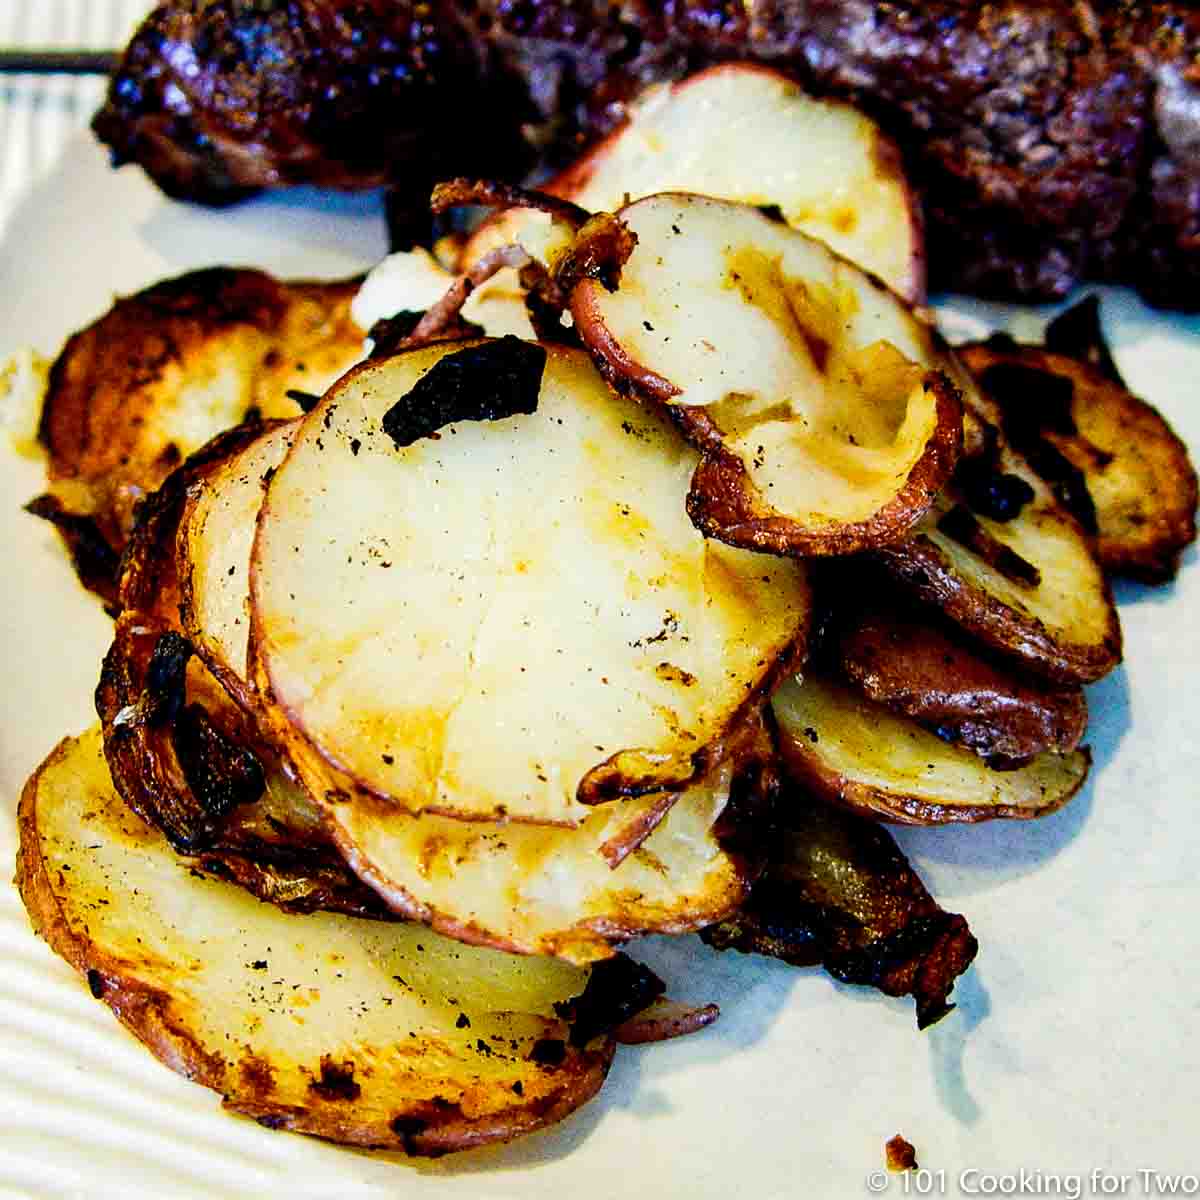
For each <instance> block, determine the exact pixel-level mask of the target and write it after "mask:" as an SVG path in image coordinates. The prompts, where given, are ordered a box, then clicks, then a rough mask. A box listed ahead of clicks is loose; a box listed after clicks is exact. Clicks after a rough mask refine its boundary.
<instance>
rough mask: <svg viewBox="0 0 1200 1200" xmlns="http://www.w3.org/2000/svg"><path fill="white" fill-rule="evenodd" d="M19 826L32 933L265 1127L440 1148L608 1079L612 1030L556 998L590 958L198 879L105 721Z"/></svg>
mask: <svg viewBox="0 0 1200 1200" xmlns="http://www.w3.org/2000/svg"><path fill="white" fill-rule="evenodd" d="M19 825H20V833H21V849H20V857H19V859H18V886H19V887H20V891H21V895H22V898H23V899H24V902H25V905H26V908H27V909H28V910H29V914H30V916H31V918H32V920H33V923H34V925H35V927H36V928H37V930H38V931H39V932H40V933H41V934H42V936H43V937H44V938H45V939H46V940H47V941H48V942H49V943H50V945H51V946H52V947H53V948H54V949H55V950H56V951H57V952H58V953H59V954H60V955H61V956H62V957H63V958H65V959H66V960H67V962H69V963H70V964H71V965H72V966H73V967H74V968H75V969H76V970H77V971H78V972H79V973H80V974H81V975H84V976H86V978H87V980H88V983H89V985H90V987H91V989H92V992H93V994H95V995H96V996H98V997H100V998H101V999H103V1000H104V1002H105V1003H107V1004H108V1005H109V1006H110V1007H111V1008H112V1010H113V1012H114V1013H115V1014H116V1015H117V1017H118V1018H119V1019H120V1020H121V1022H122V1023H123V1024H124V1025H125V1026H126V1028H128V1029H129V1030H130V1032H131V1033H133V1034H134V1036H135V1037H137V1038H138V1039H139V1040H140V1041H141V1042H143V1043H144V1044H145V1045H146V1047H147V1048H148V1049H149V1050H150V1051H151V1052H152V1053H153V1054H154V1055H155V1056H156V1057H158V1058H159V1059H161V1060H162V1061H163V1062H164V1063H165V1064H166V1065H167V1066H170V1067H171V1068H172V1069H173V1070H176V1071H178V1072H180V1073H181V1074H183V1075H186V1076H187V1077H188V1078H190V1079H193V1080H195V1081H196V1082H197V1083H201V1084H203V1085H205V1086H206V1087H210V1088H212V1089H214V1090H215V1091H217V1092H219V1093H220V1094H221V1095H222V1097H223V1103H224V1104H225V1105H226V1107H228V1108H230V1109H233V1110H234V1111H236V1112H240V1113H245V1114H246V1115H248V1116H251V1117H254V1118H256V1119H257V1120H258V1121H259V1122H261V1123H262V1124H264V1125H266V1126H268V1127H269V1128H272V1129H288V1130H293V1131H296V1132H301V1133H309V1134H316V1135H317V1136H319V1137H324V1138H329V1139H331V1140H334V1141H339V1142H346V1143H351V1144H356V1145H362V1146H372V1147H378V1148H385V1147H390V1148H395V1149H399V1150H404V1151H407V1152H408V1153H410V1154H438V1153H443V1152H445V1151H448V1150H461V1149H466V1148H468V1147H471V1146H477V1145H481V1144H484V1143H487V1142H497V1141H506V1140H509V1139H511V1138H514V1137H516V1136H518V1135H520V1134H523V1133H527V1132H529V1131H531V1130H534V1129H538V1128H541V1127H543V1126H546V1125H549V1124H551V1123H553V1122H555V1121H557V1120H560V1119H561V1118H563V1117H564V1116H566V1115H567V1114H568V1113H570V1112H571V1111H573V1110H574V1109H575V1108H577V1107H578V1106H579V1105H580V1104H582V1103H583V1102H584V1101H586V1100H587V1099H589V1098H590V1097H591V1096H592V1095H594V1094H595V1093H596V1091H597V1090H598V1089H599V1088H600V1085H601V1084H602V1082H603V1080H604V1076H605V1073H606V1071H607V1068H608V1064H609V1061H610V1059H611V1055H612V1043H611V1041H610V1040H609V1039H607V1038H606V1037H603V1036H601V1037H597V1038H596V1039H595V1040H594V1041H592V1042H591V1043H590V1044H589V1045H588V1046H585V1047H579V1046H576V1045H573V1044H571V1041H570V1031H569V1029H568V1027H567V1025H566V1023H565V1022H564V1021H563V1020H562V1019H561V1018H559V1017H557V1016H556V1015H555V1007H554V1006H555V1004H562V1003H565V1002H567V1001H569V1000H571V999H572V998H573V997H577V996H579V995H581V993H583V992H584V988H585V980H586V974H585V973H584V972H582V971H580V970H578V969H576V968H573V967H570V966H568V965H567V964H565V963H561V962H556V961H554V960H549V959H536V958H518V957H514V956H509V955H502V954H498V953H496V952H495V951H491V950H482V949H477V948H474V947H469V946H462V945H461V944H459V943H457V942H451V941H446V940H444V939H442V938H440V937H438V936H437V935H436V934H433V933H431V932H430V931H429V930H427V929H423V928H421V927H420V926H413V925H404V924H384V923H381V922H378V921H361V920H357V919H355V918H352V917H341V916H335V915H332V914H314V915H311V916H305V917H296V916H290V915H288V914H285V913H282V912H280V911H279V910H277V909H275V908H273V907H272V906H270V905H266V904H260V903H259V902H258V901H256V900H254V899H253V898H252V897H250V896H249V895H247V894H246V893H245V892H243V891H241V890H240V889H239V888H236V887H232V886H230V885H229V884H224V883H220V882H216V881H213V880H209V879H203V878H198V877H196V876H195V875H192V874H191V873H189V871H188V870H187V869H186V867H184V866H182V865H181V864H180V863H179V862H178V861H176V859H175V856H174V854H173V853H172V852H171V850H170V848H169V847H168V846H167V843H166V842H165V840H164V839H163V838H162V837H161V836H160V835H159V834H158V833H156V832H155V831H154V830H153V829H151V828H150V827H149V826H147V825H145V824H143V823H142V822H141V821H140V820H139V819H138V818H137V817H136V816H135V815H134V814H133V813H131V812H130V811H129V810H128V809H127V808H126V807H125V806H124V804H122V802H121V800H120V799H119V798H118V797H117V795H116V794H115V793H114V791H113V789H112V785H111V783H110V781H109V779H108V773H107V770H106V769H105V764H104V758H103V755H102V754H101V749H100V738H99V735H98V733H97V731H95V730H93V731H92V732H90V733H88V734H85V735H84V736H83V737H82V738H81V739H78V740H75V739H67V740H66V741H64V742H63V743H62V744H61V745H60V746H59V747H58V749H57V750H55V751H54V753H53V754H52V755H51V756H50V757H49V759H48V760H47V761H46V762H45V763H44V764H43V766H42V767H41V768H40V769H39V770H38V772H37V773H36V774H35V776H34V777H33V779H32V780H31V781H30V782H29V784H28V785H27V787H26V789H25V792H24V794H23V796H22V799H21V806H20V812H19ZM293 985H298V986H293ZM551 1051H553V1053H551ZM551 1064H553V1065H551Z"/></svg>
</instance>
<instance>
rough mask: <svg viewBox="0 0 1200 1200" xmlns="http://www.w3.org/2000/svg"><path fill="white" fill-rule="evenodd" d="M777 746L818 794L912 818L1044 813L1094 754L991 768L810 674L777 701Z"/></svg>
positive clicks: (919, 821) (938, 821)
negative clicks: (1010, 769)
mask: <svg viewBox="0 0 1200 1200" xmlns="http://www.w3.org/2000/svg"><path fill="white" fill-rule="evenodd" d="M771 705H772V708H773V710H774V713H775V719H776V721H777V722H778V724H779V735H780V753H781V754H782V755H783V759H784V762H785V763H786V764H787V767H788V769H789V771H790V772H791V773H792V775H793V776H794V777H795V778H796V779H797V780H798V781H799V782H800V783H802V784H804V785H805V786H806V787H808V788H809V789H811V790H812V792H813V793H814V794H816V795H818V796H821V797H823V798H825V799H828V800H834V801H838V802H839V803H842V804H844V805H846V806H847V807H849V808H852V809H856V810H858V811H859V812H862V813H867V814H875V815H876V816H880V817H883V818H884V819H886V820H888V821H898V822H900V823H902V824H905V825H942V824H947V823H950V822H957V821H986V820H990V819H991V818H993V817H1039V816H1043V815H1045V814H1046V813H1049V812H1053V811H1054V810H1055V809H1057V808H1061V807H1062V806H1063V805H1064V804H1066V802H1067V801H1068V800H1070V798H1071V797H1072V796H1073V795H1075V793H1076V792H1077V791H1078V790H1079V788H1080V787H1081V786H1082V785H1083V781H1084V779H1085V778H1086V777H1087V773H1088V768H1089V767H1090V765H1091V754H1090V753H1089V751H1088V750H1087V749H1086V747H1085V748H1083V749H1080V750H1074V751H1072V752H1071V753H1069V754H1057V753H1054V752H1052V751H1047V752H1046V753H1044V754H1040V755H1038V757H1037V758H1035V759H1034V760H1033V762H1032V763H1030V764H1029V765H1028V766H1025V767H1018V768H1017V769H1016V770H1013V771H992V770H989V769H988V767H986V766H985V765H984V764H983V763H982V762H980V760H979V759H978V758H977V757H976V756H975V755H974V754H972V753H971V752H970V751H969V750H964V749H962V748H961V747H959V746H951V745H948V744H947V743H946V742H944V741H942V740H941V738H939V737H937V736H935V735H934V734H932V733H929V732H928V731H927V730H925V729H922V728H921V726H920V725H918V724H917V723H916V722H915V721H910V720H908V719H907V718H905V717H899V716H896V715H895V714H894V713H892V712H889V711H888V709H886V708H884V707H883V705H881V704H876V703H874V702H873V701H871V700H868V699H867V698H866V697H865V696H862V695H861V694H859V693H857V692H855V691H853V690H852V689H850V688H849V687H847V686H846V685H845V684H841V683H837V682H834V681H833V680H830V679H823V678H819V677H814V676H812V675H805V676H804V678H803V680H802V681H801V680H799V679H791V680H789V681H788V682H787V683H785V684H784V685H783V686H782V687H781V688H780V689H779V691H778V692H776V693H775V696H774V698H773V699H772V701H771Z"/></svg>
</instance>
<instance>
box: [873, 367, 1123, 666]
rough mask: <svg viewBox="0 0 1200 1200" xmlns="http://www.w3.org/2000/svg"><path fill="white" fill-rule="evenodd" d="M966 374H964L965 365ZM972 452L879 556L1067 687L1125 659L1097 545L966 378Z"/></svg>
mask: <svg viewBox="0 0 1200 1200" xmlns="http://www.w3.org/2000/svg"><path fill="white" fill-rule="evenodd" d="M959 369H960V371H961V368H959ZM960 379H961V382H962V385H963V386H962V395H963V400H964V403H965V404H966V406H967V413H968V417H969V423H970V425H971V426H972V442H973V447H972V448H973V450H974V453H973V454H971V455H970V456H967V457H964V458H963V460H962V461H961V462H960V463H959V465H958V468H957V470H956V472H955V477H954V479H953V481H952V482H951V483H950V484H949V485H947V487H946V488H945V489H944V490H943V492H942V493H941V495H939V496H938V498H937V500H936V501H935V503H934V505H933V508H932V509H931V510H930V511H929V513H928V514H927V515H926V516H924V517H923V518H922V520H921V522H920V523H919V524H918V525H917V526H916V528H915V529H914V531H913V533H912V536H910V537H908V538H906V539H905V540H904V541H902V542H898V543H896V544H894V545H890V546H885V547H882V548H881V549H879V550H878V551H876V552H875V553H876V557H877V559H878V560H879V561H880V562H882V563H883V565H884V566H885V567H886V568H887V570H888V571H889V572H890V573H891V574H892V576H893V578H895V579H896V580H898V581H899V582H900V583H902V584H904V585H905V587H907V588H908V589H909V590H910V591H912V592H913V593H915V594H916V595H917V596H918V597H919V598H920V599H921V600H923V601H925V602H927V603H930V604H933V605H935V606H937V607H938V608H940V609H942V611H943V612H944V613H945V614H946V615H947V616H948V617H950V618H951V619H952V620H953V621H955V622H957V623H958V624H959V625H961V626H963V628H964V629H966V630H967V632H968V633H971V634H973V635H974V636H975V637H977V638H979V639H980V640H981V641H983V642H985V643H986V644H987V645H989V646H991V647H993V648H994V649H996V650H999V651H1001V652H1002V653H1004V654H1006V655H1009V656H1011V657H1015V658H1016V659H1018V660H1019V661H1020V662H1021V664H1022V665H1023V666H1024V667H1025V668H1027V669H1028V670H1030V671H1032V672H1034V673H1035V674H1037V675H1040V676H1042V677H1043V678H1045V679H1049V680H1052V681H1054V682H1057V683H1061V684H1068V685H1071V684H1081V683H1092V682H1094V681H1095V680H1097V679H1100V678H1101V677H1102V676H1104V675H1106V674H1107V673H1108V672H1109V671H1111V670H1112V668H1113V667H1115V666H1116V665H1117V663H1119V662H1120V661H1121V625H1120V620H1119V618H1118V616H1117V609H1116V605H1115V604H1114V603H1113V598H1112V593H1111V591H1110V589H1109V586H1108V583H1107V581H1106V579H1105V576H1104V572H1103V570H1102V569H1101V567H1100V564H1099V563H1098V562H1097V561H1096V557H1095V554H1094V553H1093V546H1092V540H1091V539H1090V538H1089V537H1088V536H1087V534H1086V533H1085V532H1084V530H1083V528H1082V527H1081V526H1080V524H1079V522H1078V521H1077V520H1076V518H1075V517H1074V516H1072V515H1071V513H1070V512H1068V511H1067V509H1066V508H1065V507H1064V506H1063V505H1062V504H1061V503H1060V502H1059V500H1058V499H1057V497H1056V496H1055V495H1054V494H1053V492H1052V491H1051V490H1050V488H1049V487H1048V486H1047V485H1046V483H1045V481H1044V480H1043V479H1042V478H1041V477H1040V476H1039V475H1038V474H1037V473H1036V472H1035V471H1034V470H1033V469H1032V467H1030V465H1029V463H1028V462H1027V461H1026V460H1025V458H1024V457H1023V456H1022V455H1020V454H1018V453H1017V452H1016V451H1015V450H1014V449H1013V447H1012V446H1011V445H1010V444H1009V442H1008V440H1007V439H1006V438H1005V436H1004V432H1003V429H1002V428H1001V424H1002V420H1001V414H1000V412H999V410H998V407H997V405H996V404H995V403H994V402H993V401H991V400H990V399H988V398H987V396H986V395H984V394H983V393H982V392H980V391H979V390H978V389H977V388H975V387H974V385H973V384H972V382H971V380H970V378H969V377H968V376H967V375H966V373H965V371H963V372H962V374H961V376H960Z"/></svg>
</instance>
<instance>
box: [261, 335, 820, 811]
mask: <svg viewBox="0 0 1200 1200" xmlns="http://www.w3.org/2000/svg"><path fill="white" fill-rule="evenodd" d="M531 355H532V356H534V357H535V358H536V361H537V363H542V362H543V360H544V367H542V368H541V381H540V390H539V384H538V380H537V378H536V377H535V378H534V379H533V386H532V388H530V387H529V381H528V379H525V380H524V382H523V384H522V389H521V394H522V397H523V400H522V404H523V406H524V410H523V411H524V415H517V416H501V415H499V414H498V413H494V414H493V415H496V416H497V419H496V420H495V421H481V420H478V419H461V420H460V419H456V418H454V417H452V416H451V417H449V418H447V419H446V423H445V424H444V425H443V427H442V428H440V429H437V430H429V433H430V434H436V437H434V436H423V437H415V438H414V439H413V440H412V441H411V443H408V444H400V443H401V442H406V441H407V439H406V438H405V437H404V436H403V434H402V431H401V430H400V429H399V428H398V425H399V423H401V422H402V420H403V421H407V420H408V419H409V417H412V416H414V415H419V416H421V419H427V418H428V417H429V414H430V413H431V412H433V411H434V410H435V409H438V408H439V406H440V405H441V404H442V403H443V402H445V403H446V404H450V403H452V401H453V398H454V397H455V396H459V397H462V396H464V395H469V396H470V397H473V398H474V399H473V401H472V402H473V403H475V402H478V400H479V399H480V398H484V399H486V398H487V397H488V396H489V395H490V391H489V389H490V388H491V387H492V384H491V383H487V382H486V380H494V379H496V378H499V377H501V376H503V377H505V378H508V375H507V374H506V372H507V371H508V368H509V367H511V366H512V365H513V361H514V359H513V356H516V360H517V361H518V363H520V362H528V361H530V356H531ZM537 356H541V357H537ZM480 372H482V376H483V377H484V379H485V382H484V383H483V384H480V382H479V374H478V373H480ZM466 376H471V378H472V379H473V380H474V383H473V385H472V387H470V388H465V389H463V388H459V387H458V384H456V383H455V380H459V381H461V379H462V378H465V377H466ZM488 403H490V400H489V401H488ZM534 405H536V411H530V409H531V408H532V407H533V406H534ZM443 416H444V414H443ZM436 419H437V420H438V421H441V420H442V419H443V418H442V417H438V418H436ZM389 429H390V430H391V431H392V432H391V433H389V432H388V431H389ZM393 435H395V436H393ZM694 465H695V454H694V452H693V451H691V450H690V449H689V448H688V447H687V446H686V445H685V444H684V443H683V442H682V441H681V439H679V437H678V436H677V434H676V433H675V431H674V430H673V429H672V428H671V426H670V425H669V424H668V423H667V421H666V420H665V419H664V418H663V417H661V416H659V415H657V414H655V413H648V412H646V411H644V410H642V409H641V408H639V407H638V406H637V405H636V404H634V403H632V402H630V401H628V400H624V399H622V398H620V397H617V396H614V395H612V394H611V393H610V392H609V391H608V389H607V388H605V387H604V385H603V382H602V381H601V380H600V378H599V377H598V376H597V375H596V373H595V370H594V368H593V367H592V365H591V363H590V362H589V361H588V359H587V357H586V356H585V355H583V354H580V353H578V352H575V351H567V350H563V349H561V348H553V347H544V348H539V347H537V346H536V345H534V344H532V343H522V342H517V341H516V340H515V339H509V340H508V341H507V342H505V341H502V342H479V343H458V344H451V343H447V344H442V345H438V346H433V347H429V348H427V349H424V350H420V351H415V352H411V353H406V354H403V355H400V356H398V357H395V358H391V359H387V360H382V361H379V362H376V363H371V364H367V365H365V366H363V367H361V368H359V369H358V370H357V371H355V372H353V373H351V374H350V375H349V376H347V377H346V378H345V379H344V380H343V381H342V382H341V383H340V384H339V385H338V386H336V387H335V388H333V389H332V390H331V391H330V392H329V393H328V394H327V396H326V398H325V400H324V401H323V402H322V404H321V406H320V407H319V408H317V409H316V410H314V411H313V412H312V413H311V414H310V415H309V416H308V417H307V418H306V420H305V422H304V424H303V425H302V426H301V429H300V431H299V433H298V434H297V437H296V441H295V444H294V445H293V447H292V450H291V452H290V454H289V455H288V457H287V459H286V460H285V461H284V463H283V465H282V467H280V469H279V470H278V471H276V473H275V475H274V476H273V477H272V479H271V482H270V485H269V487H268V490H267V497H266V501H265V503H264V505H263V508H262V511H261V513H260V516H259V527H258V533H257V536H256V541H255V546H254V561H253V564H252V569H251V586H252V595H251V610H252V612H251V617H252V635H251V637H252V660H253V661H252V669H253V671H254V673H255V677H256V679H257V681H258V684H259V692H260V695H261V696H262V697H264V700H265V701H266V704H267V708H268V710H269V712H270V713H271V714H272V718H271V719H272V720H273V722H274V725H273V732H274V734H275V736H277V737H278V738H280V739H281V740H282V741H283V742H284V743H285V744H286V745H287V747H288V749H289V752H290V753H291V755H292V756H293V758H294V760H295V761H296V763H297V766H298V767H299V769H300V770H301V773H302V775H303V777H304V781H305V783H306V785H307V786H308V788H309V790H310V791H311V792H312V793H313V795H314V796H315V797H316V798H317V799H318V800H319V801H322V802H323V803H326V804H327V805H329V806H330V808H331V809H336V808H337V807H338V806H339V805H341V804H346V803H349V804H354V805H360V804H361V805H363V806H370V805H378V804H382V805H383V807H384V810H385V811H388V812H391V811H403V812H408V813H410V814H413V815H418V814H420V813H423V812H432V813H439V814H441V815H444V816H451V817H458V818H467V819H475V820H493V819H497V818H503V817H507V818H508V819H514V820H523V821H532V822H535V823H540V824H558V825H564V826H576V825H579V824H580V823H581V822H583V821H584V820H585V819H586V817H587V816H588V815H589V814H590V813H591V812H592V811H593V808H592V805H593V804H595V803H600V802H604V801H610V800H611V801H619V800H620V799H621V798H623V797H636V796H644V795H652V794H655V793H658V792H662V791H670V792H679V791H681V790H682V789H683V788H685V787H686V786H687V785H688V784H690V783H691V782H693V781H694V780H697V779H699V778H701V777H703V776H704V775H705V773H706V772H707V771H708V769H709V768H710V767H711V766H712V765H714V764H715V762H717V761H719V760H720V759H721V758H723V757H724V741H725V739H726V738H727V737H728V736H729V734H730V733H731V732H732V731H733V730H735V729H736V728H737V726H738V725H739V723H740V722H741V721H742V720H743V719H744V718H745V716H746V714H748V713H750V712H751V711H753V710H754V709H755V708H756V706H757V704H758V703H759V700H760V698H761V697H762V696H763V695H764V694H765V693H766V692H768V691H769V690H770V689H771V688H772V687H773V686H774V684H775V682H776V680H777V679H778V678H780V677H781V676H782V674H783V673H785V672H786V670H787V666H788V664H789V663H791V662H794V661H795V660H796V659H797V657H798V656H799V655H800V654H801V653H802V651H803V642H804V632H805V627H806V621H807V617H808V590H807V584H806V580H805V576H804V573H803V569H802V567H800V566H799V565H798V564H793V563H790V562H787V561H784V560H776V559H764V558H762V557H760V556H758V555H753V554H749V553H746V552H744V551H740V550H733V549H730V548H728V547H725V546H720V545H716V544H713V543H711V542H707V541H705V539H703V538H702V537H701V536H700V535H699V533H698V532H697V531H696V530H695V528H694V527H693V526H692V525H691V524H690V523H689V522H688V520H687V517H686V514H685V513H684V511H683V504H682V498H683V496H684V494H685V492H686V490H687V479H688V477H689V476H690V474H691V471H692V470H693V468H694ZM346 512H352V513H354V514H355V517H356V519H355V520H354V521H351V522H348V521H346V520H345V517H344V514H345V513H346ZM296 546H303V547H304V548H305V549H304V553H303V554H302V555H301V554H297V553H296V551H295V547H296ZM631 819H633V818H632V817H631Z"/></svg>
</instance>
